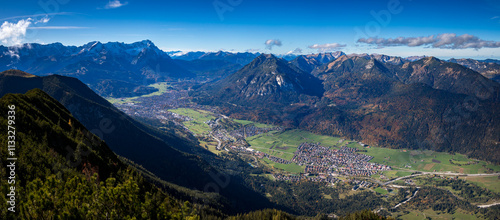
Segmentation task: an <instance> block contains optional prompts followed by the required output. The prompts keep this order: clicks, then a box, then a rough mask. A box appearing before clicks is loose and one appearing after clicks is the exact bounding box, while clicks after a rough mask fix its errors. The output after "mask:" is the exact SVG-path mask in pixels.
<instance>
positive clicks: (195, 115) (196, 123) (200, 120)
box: [168, 108, 215, 135]
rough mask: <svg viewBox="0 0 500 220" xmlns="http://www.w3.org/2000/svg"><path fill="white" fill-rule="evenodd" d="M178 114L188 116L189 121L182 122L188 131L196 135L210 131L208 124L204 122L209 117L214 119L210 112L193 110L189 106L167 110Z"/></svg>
mask: <svg viewBox="0 0 500 220" xmlns="http://www.w3.org/2000/svg"><path fill="white" fill-rule="evenodd" d="M168 111H170V112H173V113H177V114H179V115H183V116H187V117H190V118H191V119H193V120H191V121H184V122H182V123H183V124H184V126H186V127H187V128H188V129H189V130H190V131H192V132H193V133H195V134H197V135H206V134H208V133H210V126H208V125H207V124H206V123H205V122H206V121H208V120H211V119H215V117H214V116H212V115H211V113H210V112H207V111H203V110H194V109H190V108H178V109H170V110H168Z"/></svg>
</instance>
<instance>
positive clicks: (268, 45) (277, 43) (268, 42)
mask: <svg viewBox="0 0 500 220" xmlns="http://www.w3.org/2000/svg"><path fill="white" fill-rule="evenodd" d="M264 44H265V45H266V48H267V49H269V50H272V49H273V47H274V46H278V47H281V45H282V43H281V40H279V39H276V40H266V42H265V43H264Z"/></svg>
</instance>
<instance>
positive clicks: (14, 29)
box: [0, 18, 33, 45]
mask: <svg viewBox="0 0 500 220" xmlns="http://www.w3.org/2000/svg"><path fill="white" fill-rule="evenodd" d="M32 21H33V19H31V18H27V19H22V20H19V21H18V22H17V23H11V22H8V21H5V22H3V24H2V26H1V27H0V42H2V44H4V45H16V44H21V42H22V41H23V39H24V36H26V30H27V29H28V27H29V26H30V25H31V24H32Z"/></svg>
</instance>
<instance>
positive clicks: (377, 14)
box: [0, 0, 500, 59]
mask: <svg viewBox="0 0 500 220" xmlns="http://www.w3.org/2000/svg"><path fill="white" fill-rule="evenodd" d="M0 22H1V23H2V27H1V29H0V44H2V45H13V44H18V43H32V42H38V43H53V42H61V43H63V44H65V45H77V46H78V45H83V44H85V43H87V42H90V41H96V40H97V41H101V42H109V41H119V42H127V43H131V42H135V41H140V40H144V39H150V40H151V41H153V42H154V43H155V44H156V45H157V46H158V47H159V48H161V49H163V50H166V51H169V50H182V51H198V50H203V51H217V50H226V51H241V52H243V51H259V52H264V53H276V54H285V53H289V52H294V53H298V54H308V53H317V52H326V51H337V50H341V51H344V52H346V53H365V52H366V53H381V54H388V55H397V56H403V57H406V56H411V55H428V56H437V57H441V58H451V57H455V58H462V57H471V58H494V59H500V53H499V52H500V2H499V1H495V0H478V1H458V0H457V1H436V0H433V1H426V0H383V1H335V0H330V1H326V0H316V1H314V0H311V1H292V0H289V1H281V0H279V1H272V0H268V1H263V0H203V1H201V0H199V1H196V0H192V1H189V0H186V1H179V0H176V1H169V0H164V1H139V0H112V1H108V0H105V1H95V0H88V1H76V0H41V1H4V2H2V7H1V8H0ZM266 43H267V44H266Z"/></svg>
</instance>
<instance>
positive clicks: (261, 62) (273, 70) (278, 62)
mask: <svg viewBox="0 0 500 220" xmlns="http://www.w3.org/2000/svg"><path fill="white" fill-rule="evenodd" d="M199 90H200V91H201V90H202V91H203V92H208V93H211V94H212V95H211V96H210V97H206V100H214V101H216V100H223V101H224V102H227V103H232V104H236V105H243V106H247V107H251V106H252V105H254V104H256V103H266V104H267V105H270V106H272V105H287V104H291V103H294V102H297V101H299V99H300V98H301V96H316V97H321V96H322V93H323V89H322V86H321V81H320V80H318V79H317V78H315V77H313V76H312V75H310V74H308V73H306V72H303V71H302V70H300V69H298V68H296V67H295V66H292V65H289V64H288V62H287V61H286V60H284V59H281V58H277V57H275V56H274V55H271V54H261V55H260V56H258V57H257V58H255V59H254V60H253V61H252V62H250V63H249V64H247V65H246V66H245V67H243V68H242V69H240V70H239V71H238V72H236V73H234V74H232V75H230V76H228V77H226V78H224V79H222V80H219V81H217V82H215V83H213V84H207V86H202V87H201V88H200V89H199ZM209 102H210V101H209Z"/></svg>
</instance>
